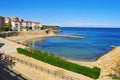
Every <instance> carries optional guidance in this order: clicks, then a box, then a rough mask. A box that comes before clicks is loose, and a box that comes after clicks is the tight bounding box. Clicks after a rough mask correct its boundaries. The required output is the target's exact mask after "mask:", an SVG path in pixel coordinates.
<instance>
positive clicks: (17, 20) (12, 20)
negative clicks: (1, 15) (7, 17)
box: [12, 20, 23, 22]
mask: <svg viewBox="0 0 120 80" xmlns="http://www.w3.org/2000/svg"><path fill="white" fill-rule="evenodd" d="M12 22H23V21H20V20H12Z"/></svg>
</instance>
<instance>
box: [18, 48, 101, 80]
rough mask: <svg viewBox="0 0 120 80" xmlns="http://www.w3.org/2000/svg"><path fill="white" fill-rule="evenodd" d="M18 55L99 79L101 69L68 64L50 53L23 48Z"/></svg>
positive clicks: (19, 49)
mask: <svg viewBox="0 0 120 80" xmlns="http://www.w3.org/2000/svg"><path fill="white" fill-rule="evenodd" d="M17 51H18V53H20V54H24V55H26V56H29V57H32V58H34V59H37V60H41V61H43V62H46V63H49V64H52V65H54V66H58V67H61V68H63V69H67V70H70V71H73V72H76V73H80V74H83V75H85V76H88V77H90V78H93V79H97V78H99V75H100V68H97V67H93V68H89V67H86V66H81V65H78V64H75V63H72V62H68V61H66V60H64V59H62V58H60V57H57V56H55V55H53V54H49V53H48V52H42V51H39V50H33V49H30V50H26V49H22V48H17Z"/></svg>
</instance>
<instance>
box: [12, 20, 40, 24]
mask: <svg viewBox="0 0 120 80" xmlns="http://www.w3.org/2000/svg"><path fill="white" fill-rule="evenodd" d="M12 22H25V23H34V24H40V22H32V21H23V20H22V21H20V20H12Z"/></svg>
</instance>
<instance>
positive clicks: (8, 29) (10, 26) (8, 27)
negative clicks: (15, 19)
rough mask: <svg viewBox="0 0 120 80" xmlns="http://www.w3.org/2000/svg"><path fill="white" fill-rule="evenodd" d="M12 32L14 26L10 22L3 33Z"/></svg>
mask: <svg viewBox="0 0 120 80" xmlns="http://www.w3.org/2000/svg"><path fill="white" fill-rule="evenodd" d="M11 30H12V24H11V22H10V21H9V22H8V23H7V24H6V26H5V27H4V28H3V31H11Z"/></svg>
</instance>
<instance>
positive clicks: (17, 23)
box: [11, 17, 42, 31]
mask: <svg viewBox="0 0 120 80" xmlns="http://www.w3.org/2000/svg"><path fill="white" fill-rule="evenodd" d="M11 24H12V30H14V31H28V30H33V31H34V30H40V27H42V25H41V23H40V22H32V21H24V20H23V19H19V18H18V17H13V18H12V21H11Z"/></svg>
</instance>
